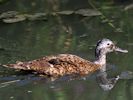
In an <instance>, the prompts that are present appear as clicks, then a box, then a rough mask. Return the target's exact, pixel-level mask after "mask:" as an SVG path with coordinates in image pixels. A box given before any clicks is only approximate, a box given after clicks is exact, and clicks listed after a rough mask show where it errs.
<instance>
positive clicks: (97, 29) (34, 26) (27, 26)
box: [0, 0, 133, 100]
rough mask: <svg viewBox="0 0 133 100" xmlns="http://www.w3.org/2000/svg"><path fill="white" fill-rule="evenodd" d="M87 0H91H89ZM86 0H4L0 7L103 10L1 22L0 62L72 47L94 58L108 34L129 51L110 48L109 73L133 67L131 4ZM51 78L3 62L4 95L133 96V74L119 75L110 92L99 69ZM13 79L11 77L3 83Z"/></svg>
mask: <svg viewBox="0 0 133 100" xmlns="http://www.w3.org/2000/svg"><path fill="white" fill-rule="evenodd" d="M88 1H89V0H88ZM88 1H87V0H84V1H82V0H79V1H76V0H73V1H72V0H62V1H58V0H38V1H30V0H22V1H17V0H12V1H8V0H6V1H5V2H4V3H1V5H0V12H1V13H2V12H6V11H11V10H15V11H19V12H21V13H31V14H32V13H37V12H50V13H51V12H55V11H62V10H77V9H81V8H82V9H84V8H91V9H94V8H97V10H99V11H100V12H101V13H102V15H101V16H95V17H94V16H93V17H83V16H80V15H57V16H48V17H47V20H46V21H42V20H41V21H22V22H18V23H13V24H6V23H3V22H2V21H1V22H0V63H2V64H5V63H14V62H16V61H17V60H21V61H27V60H33V59H36V58H40V57H43V56H46V55H53V54H60V53H71V54H76V55H78V56H81V57H83V58H85V59H89V60H94V49H95V44H96V42H97V41H98V40H99V39H102V38H109V39H111V40H113V41H115V42H117V44H118V45H119V46H120V47H122V48H125V49H128V51H129V53H128V54H121V53H117V54H116V53H111V54H109V55H108V57H107V58H108V60H107V61H108V64H109V65H111V66H115V67H113V69H112V70H110V71H109V72H108V73H109V75H110V76H112V77H113V76H116V75H117V74H119V73H120V72H122V71H125V70H130V71H133V66H132V60H133V56H132V55H133V52H132V51H133V40H132V38H133V34H132V32H133V21H132V20H133V9H132V8H130V9H125V8H126V7H128V5H130V4H131V1H130V0H127V2H115V1H113V0H112V2H103V1H101V2H100V1H99V2H96V1H94V2H92V1H90V2H88ZM51 80H53V79H50V78H46V77H41V76H37V75H34V74H28V73H25V72H18V71H14V70H12V69H7V68H3V67H2V66H0V100H9V99H12V100H29V99H31V100H37V99H38V100H88V99H90V100H97V99H99V100H132V99H133V96H132V94H133V80H120V81H118V83H117V84H116V86H115V87H114V88H113V89H112V90H111V91H108V92H105V91H103V90H102V89H101V88H100V87H99V86H98V84H97V81H96V80H95V75H91V76H88V77H87V79H84V78H77V79H71V78H68V79H67V78H66V77H63V78H60V79H58V80H56V81H51ZM5 82H9V83H5Z"/></svg>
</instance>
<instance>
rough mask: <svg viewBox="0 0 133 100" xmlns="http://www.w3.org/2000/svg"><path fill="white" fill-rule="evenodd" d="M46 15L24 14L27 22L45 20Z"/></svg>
mask: <svg viewBox="0 0 133 100" xmlns="http://www.w3.org/2000/svg"><path fill="white" fill-rule="evenodd" d="M46 15H47V14H46V13H35V14H33V15H28V14H26V15H25V16H26V17H27V19H28V20H46Z"/></svg>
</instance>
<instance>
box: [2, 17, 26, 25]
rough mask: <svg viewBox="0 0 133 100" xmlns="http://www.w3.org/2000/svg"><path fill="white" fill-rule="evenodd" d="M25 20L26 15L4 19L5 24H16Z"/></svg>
mask: <svg viewBox="0 0 133 100" xmlns="http://www.w3.org/2000/svg"><path fill="white" fill-rule="evenodd" d="M25 19H26V18H25V16H24V15H16V16H15V17H11V18H5V19H3V22H5V23H16V22H20V21H24V20H25Z"/></svg>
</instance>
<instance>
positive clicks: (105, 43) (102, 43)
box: [98, 41, 113, 49]
mask: <svg viewBox="0 0 133 100" xmlns="http://www.w3.org/2000/svg"><path fill="white" fill-rule="evenodd" d="M111 44H113V42H112V41H102V42H101V43H100V44H99V46H98V48H99V49H100V48H106V47H108V46H110V45H111Z"/></svg>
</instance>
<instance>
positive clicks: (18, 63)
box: [0, 62, 27, 70]
mask: <svg viewBox="0 0 133 100" xmlns="http://www.w3.org/2000/svg"><path fill="white" fill-rule="evenodd" d="M22 63H23V62H16V64H0V65H1V66H3V67H7V68H13V69H22V70H27V68H26V67H24V66H22Z"/></svg>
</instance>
